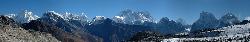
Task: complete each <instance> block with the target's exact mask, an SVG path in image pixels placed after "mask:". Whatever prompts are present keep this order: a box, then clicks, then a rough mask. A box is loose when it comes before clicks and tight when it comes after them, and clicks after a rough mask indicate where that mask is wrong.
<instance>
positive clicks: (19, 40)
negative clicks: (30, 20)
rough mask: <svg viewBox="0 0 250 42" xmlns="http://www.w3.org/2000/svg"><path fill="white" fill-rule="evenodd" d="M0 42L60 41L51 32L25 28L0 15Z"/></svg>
mask: <svg viewBox="0 0 250 42" xmlns="http://www.w3.org/2000/svg"><path fill="white" fill-rule="evenodd" d="M0 42H60V41H58V40H57V39H56V38H55V37H53V36H52V35H51V34H48V33H42V32H37V31H36V32H35V31H31V30H25V29H23V28H21V27H20V26H17V25H16V24H14V21H13V20H12V19H10V18H7V17H5V16H1V17H0Z"/></svg>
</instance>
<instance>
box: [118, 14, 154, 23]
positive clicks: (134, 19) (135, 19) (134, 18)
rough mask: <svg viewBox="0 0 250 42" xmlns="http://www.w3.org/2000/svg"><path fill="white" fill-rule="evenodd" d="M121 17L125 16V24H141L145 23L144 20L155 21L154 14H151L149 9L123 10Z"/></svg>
mask: <svg viewBox="0 0 250 42" xmlns="http://www.w3.org/2000/svg"><path fill="white" fill-rule="evenodd" d="M115 17H118V16H115ZM120 17H122V18H123V21H124V23H125V24H136V25H139V24H143V23H144V22H154V20H153V18H152V16H150V13H148V12H147V11H131V10H125V11H122V12H121V14H120V15H119V17H118V18H120ZM115 19H116V18H115ZM115 21H117V20H115ZM119 21H120V20H119Z"/></svg>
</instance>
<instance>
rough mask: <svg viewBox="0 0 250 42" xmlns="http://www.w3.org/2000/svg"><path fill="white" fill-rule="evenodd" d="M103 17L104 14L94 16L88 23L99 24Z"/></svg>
mask: <svg viewBox="0 0 250 42" xmlns="http://www.w3.org/2000/svg"><path fill="white" fill-rule="evenodd" d="M105 19H107V18H106V17H104V16H95V17H94V18H93V20H92V21H91V22H89V25H92V24H94V25H95V24H101V23H102V22H103V21H104V20H105Z"/></svg>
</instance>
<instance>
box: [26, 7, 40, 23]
mask: <svg viewBox="0 0 250 42" xmlns="http://www.w3.org/2000/svg"><path fill="white" fill-rule="evenodd" d="M32 14H33V13H32V12H30V11H28V10H25V12H24V18H26V19H27V21H28V22H30V21H31V20H36V19H37V18H39V17H38V16H37V15H32Z"/></svg>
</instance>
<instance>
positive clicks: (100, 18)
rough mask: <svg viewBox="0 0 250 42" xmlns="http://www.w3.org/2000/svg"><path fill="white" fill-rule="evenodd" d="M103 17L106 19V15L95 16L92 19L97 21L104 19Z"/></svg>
mask: <svg viewBox="0 0 250 42" xmlns="http://www.w3.org/2000/svg"><path fill="white" fill-rule="evenodd" d="M104 19H106V17H104V16H95V18H94V20H93V21H99V20H104Z"/></svg>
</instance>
